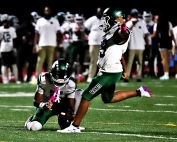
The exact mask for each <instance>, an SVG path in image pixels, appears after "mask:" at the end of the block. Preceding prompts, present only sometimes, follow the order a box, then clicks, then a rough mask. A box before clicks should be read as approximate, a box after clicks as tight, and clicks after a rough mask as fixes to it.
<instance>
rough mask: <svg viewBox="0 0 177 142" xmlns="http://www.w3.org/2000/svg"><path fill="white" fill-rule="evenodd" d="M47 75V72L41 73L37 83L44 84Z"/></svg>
mask: <svg viewBox="0 0 177 142" xmlns="http://www.w3.org/2000/svg"><path fill="white" fill-rule="evenodd" d="M48 77H49V73H41V74H40V75H39V77H38V80H37V84H38V85H40V84H45V83H46V78H48Z"/></svg>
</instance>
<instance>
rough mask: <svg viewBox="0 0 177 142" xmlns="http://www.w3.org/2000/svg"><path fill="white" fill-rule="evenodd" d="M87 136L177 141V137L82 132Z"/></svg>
mask: <svg viewBox="0 0 177 142" xmlns="http://www.w3.org/2000/svg"><path fill="white" fill-rule="evenodd" d="M81 133H85V134H88V133H89V134H96V135H117V136H129V137H139V138H151V139H167V140H177V138H175V137H165V136H151V135H141V134H128V133H102V132H81Z"/></svg>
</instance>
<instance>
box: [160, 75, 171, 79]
mask: <svg viewBox="0 0 177 142" xmlns="http://www.w3.org/2000/svg"><path fill="white" fill-rule="evenodd" d="M159 79H160V80H169V76H165V75H163V76H161V77H160V78H159Z"/></svg>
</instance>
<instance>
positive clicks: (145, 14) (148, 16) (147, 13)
mask: <svg viewBox="0 0 177 142" xmlns="http://www.w3.org/2000/svg"><path fill="white" fill-rule="evenodd" d="M142 17H143V19H144V21H145V22H146V23H149V22H150V21H152V13H151V12H150V11H144V12H143V15H142Z"/></svg>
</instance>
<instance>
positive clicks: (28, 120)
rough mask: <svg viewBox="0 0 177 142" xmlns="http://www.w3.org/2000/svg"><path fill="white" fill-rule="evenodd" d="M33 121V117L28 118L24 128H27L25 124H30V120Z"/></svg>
mask: <svg viewBox="0 0 177 142" xmlns="http://www.w3.org/2000/svg"><path fill="white" fill-rule="evenodd" d="M32 119H33V116H30V117H29V118H28V119H27V121H26V122H25V126H24V127H25V128H27V124H28V122H31V120H32Z"/></svg>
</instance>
